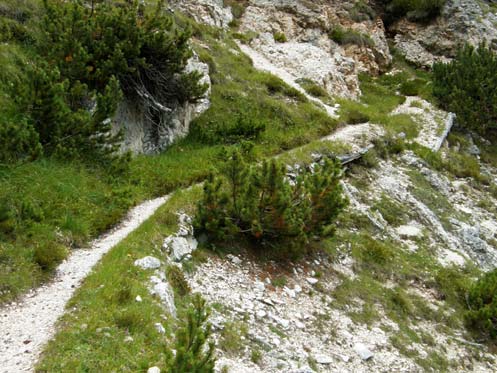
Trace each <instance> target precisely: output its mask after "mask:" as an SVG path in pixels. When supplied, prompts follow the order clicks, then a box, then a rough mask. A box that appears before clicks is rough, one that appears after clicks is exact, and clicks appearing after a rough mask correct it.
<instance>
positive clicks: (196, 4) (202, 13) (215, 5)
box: [168, 0, 233, 28]
mask: <svg viewBox="0 0 497 373" xmlns="http://www.w3.org/2000/svg"><path fill="white" fill-rule="evenodd" d="M168 3H169V5H171V6H172V7H173V8H176V9H178V10H180V11H182V12H184V13H185V14H187V15H189V16H190V17H192V18H193V19H194V20H195V21H197V22H198V23H203V24H206V25H209V26H215V27H221V28H227V27H228V25H229V24H230V22H231V21H232V20H233V15H232V13H231V9H230V8H229V7H225V6H224V1H223V0H194V1H184V0H172V1H169V2H168Z"/></svg>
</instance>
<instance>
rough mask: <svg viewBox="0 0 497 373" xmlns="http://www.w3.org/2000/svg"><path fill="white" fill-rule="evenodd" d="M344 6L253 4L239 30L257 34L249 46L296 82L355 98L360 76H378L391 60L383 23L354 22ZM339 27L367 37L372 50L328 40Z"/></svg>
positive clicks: (256, 0) (258, 1) (282, 2)
mask: <svg viewBox="0 0 497 373" xmlns="http://www.w3.org/2000/svg"><path fill="white" fill-rule="evenodd" d="M347 4H348V5H350V3H348V2H346V1H345V2H338V3H334V2H319V3H318V2H309V1H285V0H280V1H266V0H252V1H251V2H250V5H249V6H248V7H247V9H246V10H245V12H244V14H243V16H242V18H241V20H240V21H241V22H240V32H242V33H249V34H251V35H256V36H255V37H254V38H252V40H251V42H250V47H252V48H253V49H255V50H256V51H258V52H259V53H261V54H263V55H264V57H265V58H267V59H268V60H269V61H270V62H271V63H273V64H274V65H276V66H278V67H280V68H283V69H285V70H286V71H287V72H288V73H289V74H291V75H293V76H295V77H296V79H297V80H299V79H308V80H311V81H313V82H314V83H316V84H318V85H320V86H322V87H324V88H325V89H326V90H327V91H328V92H329V93H330V95H332V96H341V97H347V98H356V97H357V96H359V95H360V90H359V82H358V79H357V76H358V73H360V72H368V73H372V74H377V73H379V72H380V71H382V70H384V69H385V68H386V67H387V66H388V65H389V64H390V62H391V56H390V53H389V50H388V45H387V42H386V38H385V33H384V29H383V23H382V22H381V20H380V21H376V22H373V21H372V20H367V21H362V22H358V23H355V22H352V21H351V20H350V17H348V13H347V10H346V7H345V6H346V5H347ZM337 26H340V27H344V28H345V29H350V30H354V32H356V33H363V34H366V35H369V36H370V38H371V40H372V44H371V46H365V45H362V46H359V45H354V44H349V45H344V46H342V45H339V44H337V43H336V42H334V41H333V40H332V39H331V38H330V36H329V32H330V30H332V29H333V28H334V27H337ZM276 34H280V35H285V39H286V41H285V42H281V40H280V42H278V41H276V40H275V37H274V35H276Z"/></svg>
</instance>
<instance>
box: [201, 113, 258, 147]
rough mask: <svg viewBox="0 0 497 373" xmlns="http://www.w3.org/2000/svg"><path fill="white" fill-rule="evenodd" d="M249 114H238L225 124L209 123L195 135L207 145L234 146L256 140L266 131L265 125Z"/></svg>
mask: <svg viewBox="0 0 497 373" xmlns="http://www.w3.org/2000/svg"><path fill="white" fill-rule="evenodd" d="M256 118H257V116H256V115H252V114H251V113H238V114H237V115H233V116H232V117H230V118H229V119H228V121H226V122H218V123H211V125H210V126H209V127H207V128H205V127H202V128H201V129H200V131H199V132H198V133H196V134H195V136H196V137H198V138H199V139H200V140H201V141H203V142H205V143H208V144H236V143H240V142H243V141H246V140H255V139H257V138H258V137H259V136H260V135H261V134H262V133H263V132H264V131H265V129H266V123H265V122H260V121H258V120H257V119H256Z"/></svg>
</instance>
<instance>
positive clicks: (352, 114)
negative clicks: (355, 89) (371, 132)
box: [344, 109, 371, 124]
mask: <svg viewBox="0 0 497 373" xmlns="http://www.w3.org/2000/svg"><path fill="white" fill-rule="evenodd" d="M344 118H345V122H347V123H348V124H361V123H367V122H369V121H370V119H371V118H370V117H369V115H368V114H366V113H364V112H362V111H359V110H355V109H351V110H348V111H347V112H346V113H345V116H344Z"/></svg>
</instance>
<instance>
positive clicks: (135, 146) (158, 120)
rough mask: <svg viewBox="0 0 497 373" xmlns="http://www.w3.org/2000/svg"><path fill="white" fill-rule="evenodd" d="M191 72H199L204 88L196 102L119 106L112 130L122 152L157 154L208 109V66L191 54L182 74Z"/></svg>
mask: <svg viewBox="0 0 497 373" xmlns="http://www.w3.org/2000/svg"><path fill="white" fill-rule="evenodd" d="M193 71H199V72H201V73H202V76H203V77H202V79H201V80H200V84H207V86H208V90H207V92H206V93H205V96H204V97H203V98H201V99H200V100H197V101H195V102H186V103H184V104H173V105H167V104H165V103H162V102H157V101H154V99H153V98H148V99H147V100H139V101H130V100H125V101H123V102H122V103H121V105H120V106H119V107H118V109H117V112H116V115H115V117H114V121H113V123H114V125H113V131H114V133H117V132H119V131H121V132H122V134H123V142H122V146H121V149H122V150H123V151H131V152H133V153H145V154H153V153H158V152H160V151H163V150H164V149H165V148H167V147H168V146H169V145H171V144H172V143H173V142H174V141H175V140H177V139H179V138H181V137H184V136H186V135H187V134H188V131H189V128H190V123H191V121H192V120H193V119H195V118H196V117H198V116H199V115H200V114H201V113H203V112H204V111H206V110H207V109H208V108H209V107H210V100H209V95H210V88H211V80H210V77H209V66H208V65H207V64H205V63H203V62H201V61H200V60H199V58H198V56H197V55H194V56H193V57H192V58H191V59H190V60H189V61H188V64H187V65H186V67H185V72H186V73H190V72H193ZM144 102H146V104H144Z"/></svg>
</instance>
